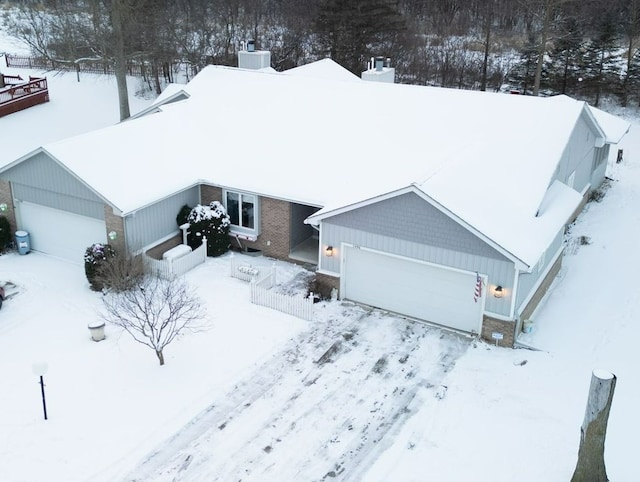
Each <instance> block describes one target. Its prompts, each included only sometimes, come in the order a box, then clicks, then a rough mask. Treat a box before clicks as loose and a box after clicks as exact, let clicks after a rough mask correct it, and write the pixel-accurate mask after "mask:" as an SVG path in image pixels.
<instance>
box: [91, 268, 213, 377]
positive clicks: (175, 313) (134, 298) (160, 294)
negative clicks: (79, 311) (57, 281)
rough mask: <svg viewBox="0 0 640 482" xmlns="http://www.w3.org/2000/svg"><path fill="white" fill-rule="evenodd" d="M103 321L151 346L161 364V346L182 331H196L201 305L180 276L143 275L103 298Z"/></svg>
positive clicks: (202, 311) (200, 325)
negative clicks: (135, 281) (128, 286)
mask: <svg viewBox="0 0 640 482" xmlns="http://www.w3.org/2000/svg"><path fill="white" fill-rule="evenodd" d="M103 302H104V307H105V312H104V313H103V314H102V317H103V319H104V320H105V321H107V322H109V323H112V324H114V325H116V326H119V327H121V328H123V329H124V330H125V331H126V332H127V333H129V334H130V335H131V336H132V337H133V339H134V340H135V341H137V342H138V343H141V344H143V345H145V346H148V347H149V348H151V349H152V350H153V351H154V352H155V353H156V356H157V357H158V360H159V361H160V365H164V354H163V350H164V348H165V347H166V346H167V345H169V344H170V343H171V342H172V341H173V340H175V338H176V337H177V336H178V335H180V334H181V333H183V332H185V331H191V332H195V331H200V330H201V329H203V328H204V325H203V324H202V320H203V318H204V316H205V313H204V309H203V307H202V305H201V302H200V300H199V298H198V297H197V296H195V295H194V294H193V292H192V291H191V289H190V288H189V286H188V285H187V283H186V282H185V281H184V280H182V279H181V278H173V279H163V278H159V277H156V276H151V275H148V276H145V277H144V278H143V279H142V280H141V281H140V283H138V284H137V285H136V286H133V287H131V288H130V289H128V290H125V291H121V292H114V293H109V294H107V295H106V296H105V297H104V298H103Z"/></svg>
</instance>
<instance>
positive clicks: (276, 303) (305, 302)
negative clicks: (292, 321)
mask: <svg viewBox="0 0 640 482" xmlns="http://www.w3.org/2000/svg"><path fill="white" fill-rule="evenodd" d="M231 276H232V277H234V278H237V279H240V280H243V281H249V283H250V287H251V295H250V296H251V303H253V304H254V305H260V306H264V307H266V308H271V309H272V310H277V311H280V312H282V313H286V314H287V315H292V316H295V317H298V318H302V319H303V320H307V321H311V320H312V319H313V293H312V294H310V295H309V297H304V296H301V295H300V296H291V295H288V294H285V293H278V292H277V291H274V290H272V289H271V288H273V287H274V286H275V285H276V265H275V264H273V265H272V266H271V267H270V268H269V269H265V268H262V269H261V268H258V267H255V266H253V265H251V264H246V263H238V262H237V261H236V258H235V256H233V253H232V255H231Z"/></svg>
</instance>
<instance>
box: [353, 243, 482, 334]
mask: <svg viewBox="0 0 640 482" xmlns="http://www.w3.org/2000/svg"><path fill="white" fill-rule="evenodd" d="M342 273H343V284H342V293H343V298H347V299H350V300H353V301H356V302H359V303H364V304H366V305H371V306H375V307H378V308H382V309H385V310H389V311H393V312H396V313H401V314H404V315H407V316H410V317H412V318H418V319H421V320H426V321H430V322H433V323H437V324H439V325H443V326H447V327H450V328H455V329H457V330H462V331H466V332H476V333H478V332H479V330H480V327H481V324H482V312H483V309H484V295H485V293H484V291H485V290H484V289H483V290H482V297H481V298H480V299H478V301H477V302H476V301H474V290H475V286H476V274H475V273H470V272H467V271H459V270H451V269H448V268H445V267H442V266H437V265H433V264H427V263H423V262H420V261H417V260H410V259H407V258H401V257H396V256H391V255H388V254H384V253H381V252H379V251H372V250H369V249H364V248H354V247H346V248H345V257H344V265H343V271H342Z"/></svg>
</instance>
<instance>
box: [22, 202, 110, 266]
mask: <svg viewBox="0 0 640 482" xmlns="http://www.w3.org/2000/svg"><path fill="white" fill-rule="evenodd" d="M18 217H19V223H20V229H22V230H24V231H27V232H28V233H29V240H30V243H31V249H33V250H34V251H40V252H42V253H47V254H50V255H52V256H57V257H60V258H64V259H67V260H69V261H73V262H75V263H82V262H83V258H84V252H85V250H86V249H87V247H88V246H90V245H91V244H93V243H106V242H107V236H106V227H105V223H104V221H103V220H100V219H95V218H91V217H88V216H81V215H79V214H74V213H69V212H66V211H61V210H59V209H53V208H49V207H46V206H42V205H40V204H35V203H30V202H26V201H22V202H20V203H18Z"/></svg>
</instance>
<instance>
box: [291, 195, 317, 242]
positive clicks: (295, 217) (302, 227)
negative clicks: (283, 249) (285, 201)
mask: <svg viewBox="0 0 640 482" xmlns="http://www.w3.org/2000/svg"><path fill="white" fill-rule="evenodd" d="M318 209H319V208H316V207H313V206H305V205H303V204H296V203H292V204H291V247H292V248H293V247H295V246H297V245H298V244H300V243H301V242H303V241H304V240H305V239H308V238H310V237H311V236H313V235H314V234H317V231H316V230H315V229H314V228H313V227H312V226H311V225H309V224H304V220H305V219H307V218H308V217H309V216H311V215H312V214H313V213H315V212H316V211H317V210H318Z"/></svg>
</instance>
